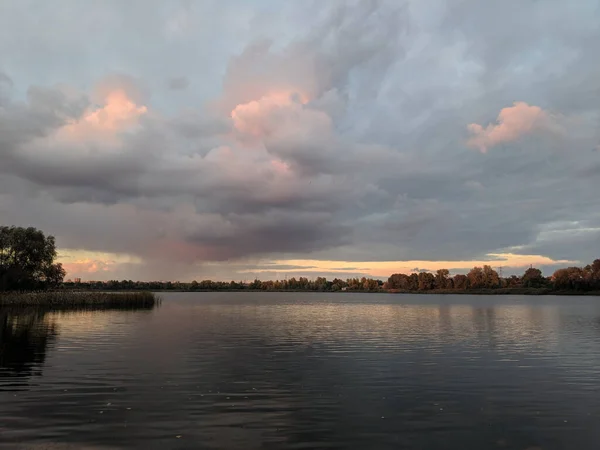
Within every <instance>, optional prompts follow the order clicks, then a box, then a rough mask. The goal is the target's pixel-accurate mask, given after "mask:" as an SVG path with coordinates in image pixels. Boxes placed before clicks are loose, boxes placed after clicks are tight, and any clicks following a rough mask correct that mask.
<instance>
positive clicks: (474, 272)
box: [467, 267, 485, 289]
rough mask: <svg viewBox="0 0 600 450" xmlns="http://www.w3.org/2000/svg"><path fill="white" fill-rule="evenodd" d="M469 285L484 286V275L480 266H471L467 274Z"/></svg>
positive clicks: (473, 286) (474, 286) (472, 286)
mask: <svg viewBox="0 0 600 450" xmlns="http://www.w3.org/2000/svg"><path fill="white" fill-rule="evenodd" d="M467 278H468V279H469V287H471V288H473V289H477V288H482V287H485V276H484V274H483V269H482V268H481V267H473V268H472V269H471V270H470V271H469V273H468V274H467Z"/></svg>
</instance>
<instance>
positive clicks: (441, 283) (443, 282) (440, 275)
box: [435, 269, 450, 289]
mask: <svg viewBox="0 0 600 450" xmlns="http://www.w3.org/2000/svg"><path fill="white" fill-rule="evenodd" d="M449 275H450V271H449V270H448V269H440V270H438V271H437V272H436V274H435V288H436V289H446V288H447V287H448V276H449Z"/></svg>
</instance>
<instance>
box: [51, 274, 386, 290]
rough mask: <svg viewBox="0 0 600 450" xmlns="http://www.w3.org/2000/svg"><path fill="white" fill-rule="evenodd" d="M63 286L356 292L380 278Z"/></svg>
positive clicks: (378, 283) (113, 282)
mask: <svg viewBox="0 0 600 450" xmlns="http://www.w3.org/2000/svg"><path fill="white" fill-rule="evenodd" d="M62 287H63V288H66V289H86V290H87V289H89V290H96V289H97V290H144V291H147V290H151V291H152V290H154V291H170V290H172V291H242V290H243V291H315V292H336V291H357V292H377V291H381V290H382V287H383V282H382V281H381V280H376V279H373V278H366V277H362V278H348V279H346V280H342V279H339V278H335V279H333V280H331V281H330V280H327V279H326V278H323V277H317V278H316V279H315V280H309V279H308V278H305V277H299V278H295V277H292V278H290V279H289V280H276V281H272V280H268V281H261V280H258V279H255V280H254V281H252V282H250V283H244V282H242V281H240V282H235V281H212V280H203V281H192V282H191V283H182V282H177V281H132V280H122V281H118V280H111V281H106V282H104V281H91V282H80V283H73V282H65V283H63V284H62Z"/></svg>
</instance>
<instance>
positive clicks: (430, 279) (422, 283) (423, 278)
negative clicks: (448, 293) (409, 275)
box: [418, 272, 435, 291]
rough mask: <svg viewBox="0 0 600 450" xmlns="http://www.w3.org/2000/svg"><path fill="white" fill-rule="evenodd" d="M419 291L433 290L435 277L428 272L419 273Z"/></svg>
mask: <svg viewBox="0 0 600 450" xmlns="http://www.w3.org/2000/svg"><path fill="white" fill-rule="evenodd" d="M418 277H419V290H420V291H429V290H431V289H433V288H434V285H435V277H434V276H433V274H432V273H429V272H420V273H419V275H418Z"/></svg>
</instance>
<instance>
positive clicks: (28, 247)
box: [0, 226, 65, 291]
mask: <svg viewBox="0 0 600 450" xmlns="http://www.w3.org/2000/svg"><path fill="white" fill-rule="evenodd" d="M55 258H56V244H55V241H54V236H45V235H44V233H43V232H42V231H40V230H37V229H36V228H33V227H29V228H21V227H14V226H13V227H7V226H1V227H0V291H6V290H32V289H48V288H51V287H55V286H57V285H58V284H60V283H61V282H62V280H63V278H64V276H65V271H64V269H63V268H62V266H61V265H60V264H55V263H54V260H55Z"/></svg>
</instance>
